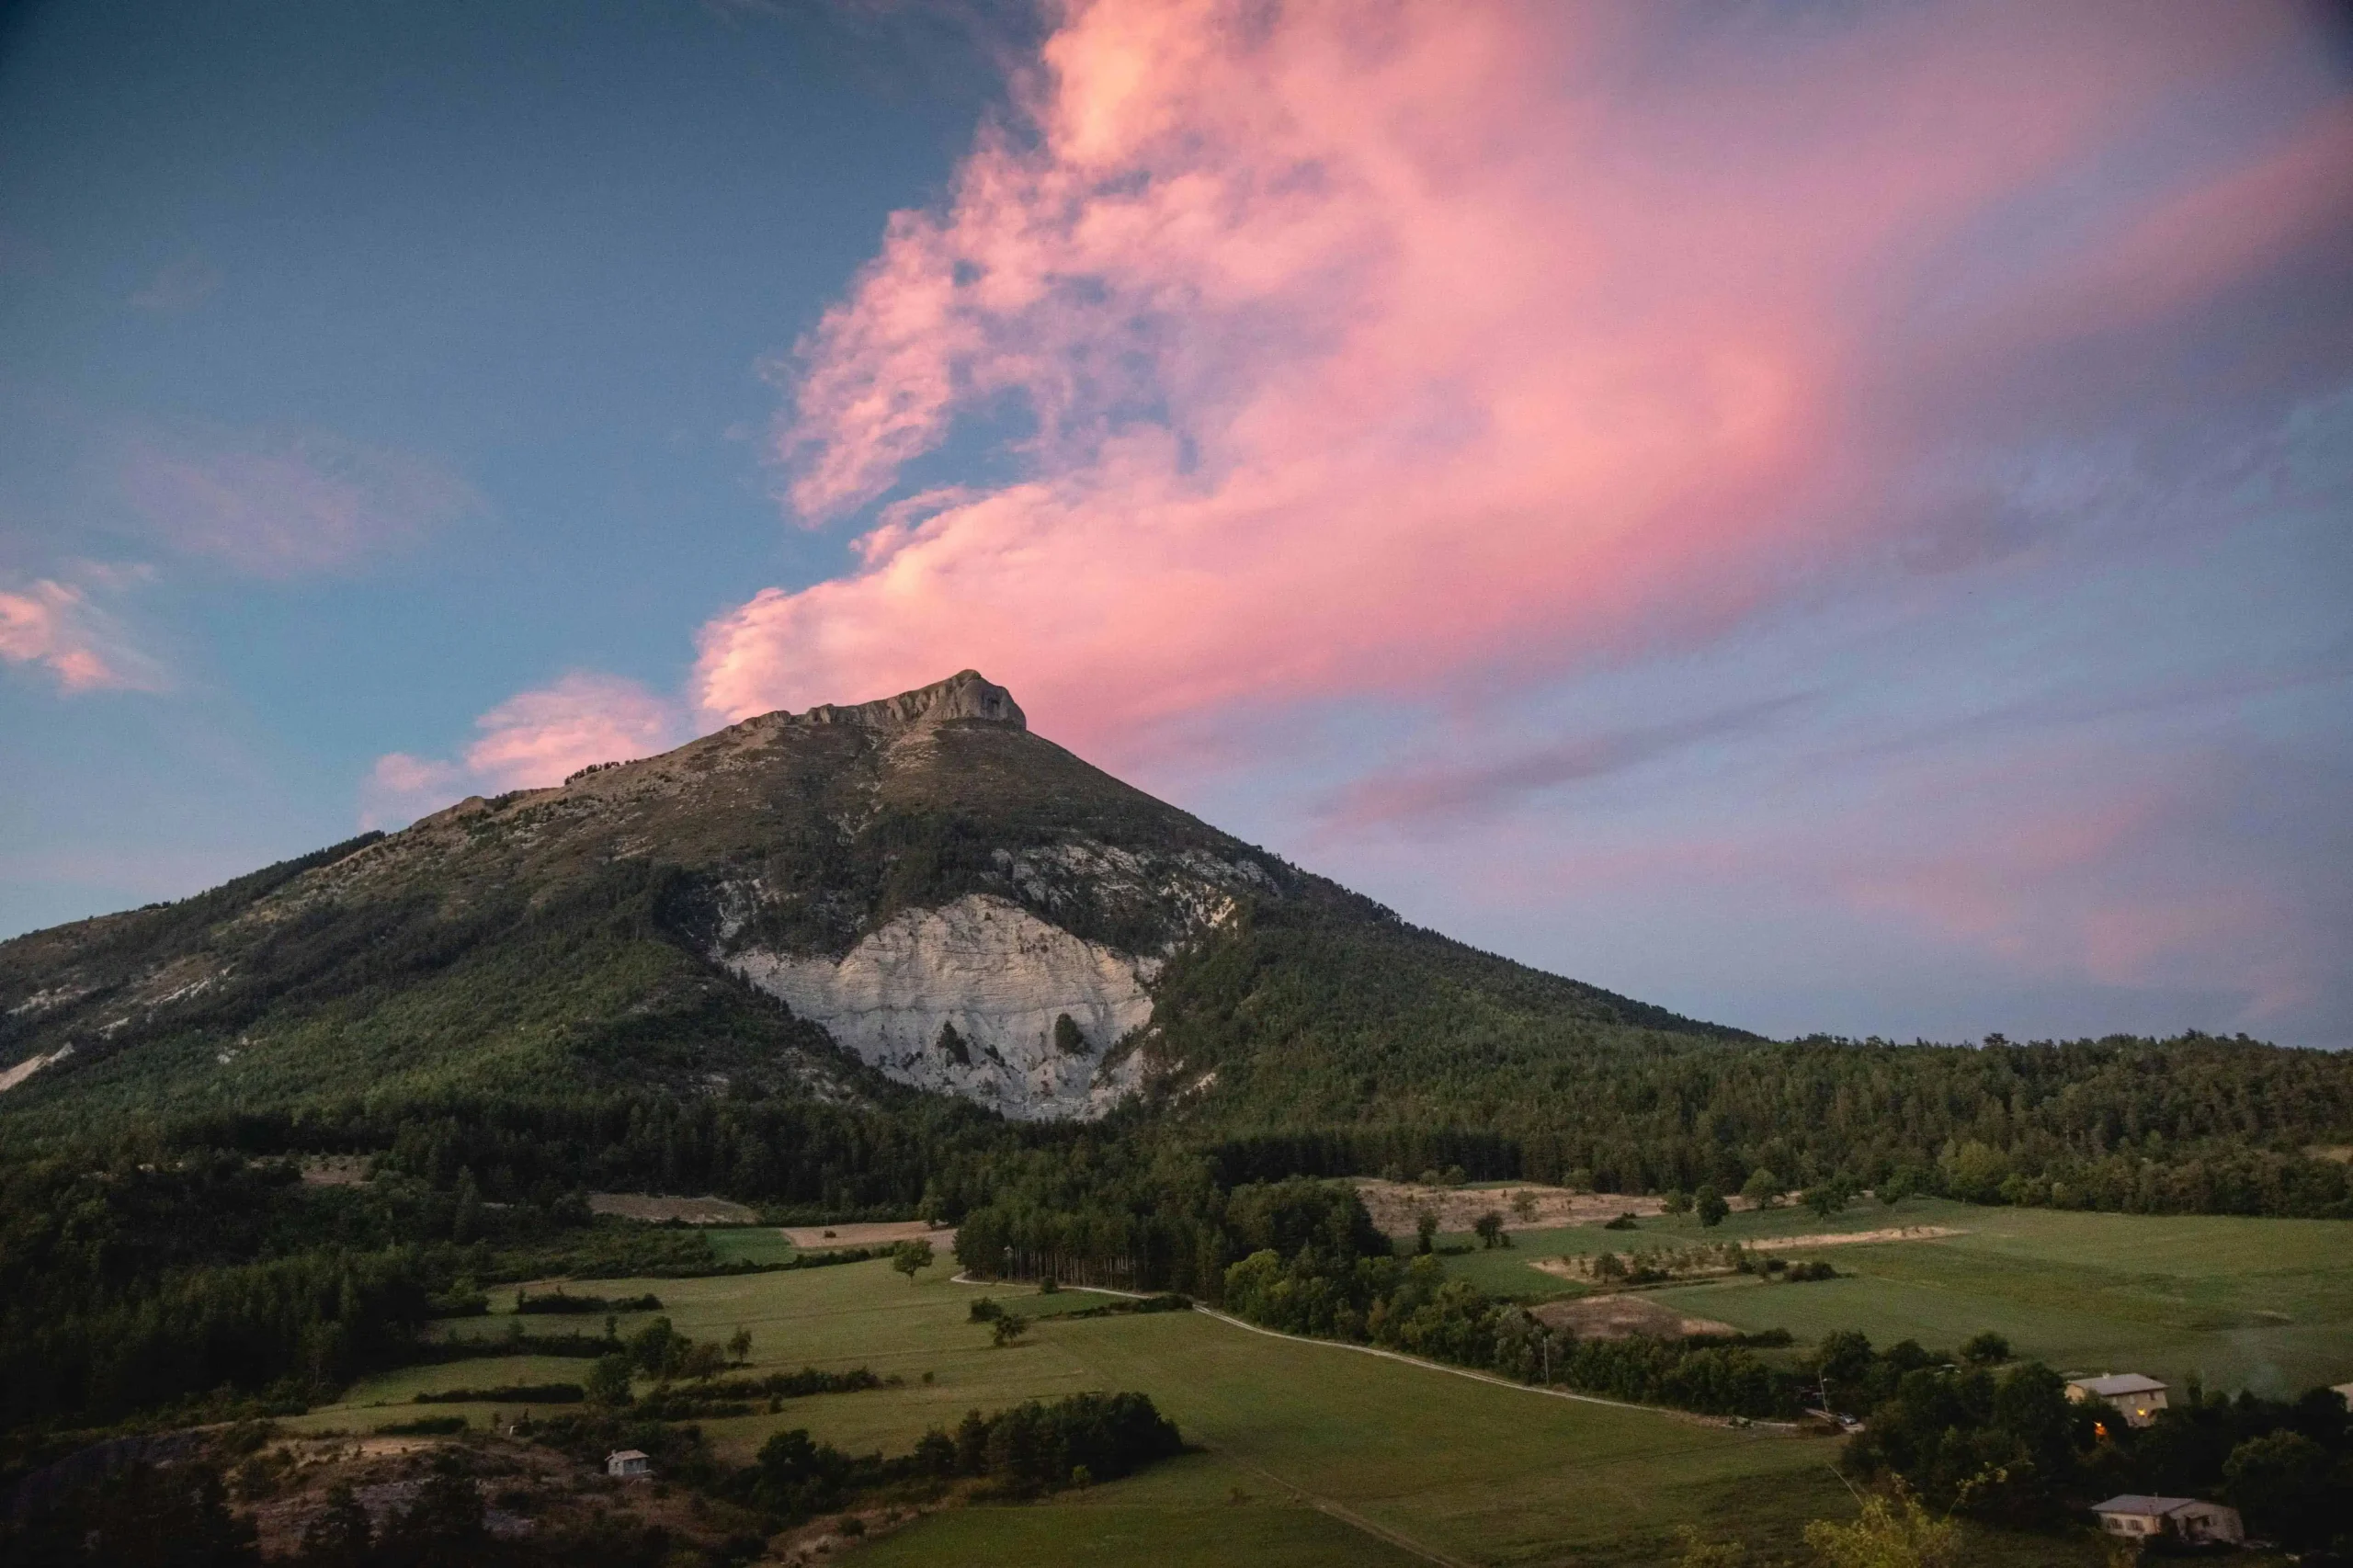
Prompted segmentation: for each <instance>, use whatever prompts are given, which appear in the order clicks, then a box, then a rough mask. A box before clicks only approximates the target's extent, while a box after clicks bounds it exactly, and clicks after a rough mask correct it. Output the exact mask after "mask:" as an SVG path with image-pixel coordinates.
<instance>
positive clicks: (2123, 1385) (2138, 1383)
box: [2069, 1372, 2165, 1399]
mask: <svg viewBox="0 0 2353 1568" xmlns="http://www.w3.org/2000/svg"><path fill="white" fill-rule="evenodd" d="M2069 1381H2070V1384H2071V1386H2073V1387H2075V1388H2079V1389H2081V1390H2083V1391H2084V1392H2086V1393H2096V1394H2097V1395H2099V1396H2100V1397H2101V1398H2102V1399H2109V1398H2111V1397H2113V1396H2115V1395H2117V1394H2120V1393H2163V1392H2165V1384H2163V1383H2161V1382H2159V1381H2157V1380H2156V1379H2154V1378H2147V1377H2143V1376H2142V1375H2141V1374H2140V1373H2138V1372H2110V1373H2109V1374H2108V1375H2107V1376H2106V1377H2103V1378H2074V1379H2071V1380H2069Z"/></svg>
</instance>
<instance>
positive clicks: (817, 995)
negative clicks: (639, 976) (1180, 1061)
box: [721, 893, 1159, 1120]
mask: <svg viewBox="0 0 2353 1568" xmlns="http://www.w3.org/2000/svg"><path fill="white" fill-rule="evenodd" d="M721 961H722V962H723V963H725V964H726V965H727V967H728V968H730V969H732V970H733V971H735V973H737V974H738V975H741V976H742V977H743V978H744V979H745V980H746V981H748V982H749V983H752V984H753V985H755V986H756V987H758V988H759V989H760V990H762V991H765V992H767V993H768V994H770V995H772V996H777V997H779V998H781V999H782V1000H783V1001H784V1003H785V1004H786V1005H787V1006H790V1008H791V1009H792V1011H793V1013H794V1014H795V1015H796V1016H798V1017H803V1018H806V1019H808V1020H809V1021H811V1022H812V1023H815V1024H819V1025H822V1026H823V1027H824V1029H825V1030H826V1032H827V1033H828V1034H830V1035H832V1036H833V1038H834V1040H835V1043H836V1044H838V1045H840V1046H842V1047H843V1048H844V1049H846V1050H847V1051H853V1052H855V1053H856V1054H857V1055H858V1056H859V1057H860V1058H861V1059H863V1060H864V1061H866V1062H870V1063H871V1064H872V1065H873V1066H875V1067H877V1068H879V1069H881V1072H882V1073H884V1074H887V1075H888V1076H890V1077H892V1078H895V1079H897V1080H898V1081H899V1082H901V1083H903V1084H911V1085H915V1086H916V1087H917V1088H923V1089H932V1090H937V1091H940V1092H943V1093H947V1094H953V1095H961V1096H964V1097H965V1098H967V1099H972V1100H976V1101H978V1102H980V1103H981V1104H983V1105H986V1106H989V1107H991V1108H995V1109H996V1110H999V1111H1001V1112H1003V1113H1004V1114H1005V1115H1006V1116H1009V1117H1014V1118H1017V1119H1023V1120H1044V1119H1063V1118H1076V1119H1093V1118H1095V1117H1099V1116H1101V1115H1103V1114H1104V1113H1105V1112H1107V1111H1108V1110H1109V1109H1110V1108H1111V1107H1112V1106H1113V1105H1115V1104H1116V1103H1118V1102H1119V1101H1120V1099H1121V1098H1123V1097H1125V1096H1127V1095H1128V1094H1130V1093H1131V1092H1132V1091H1133V1090H1134V1089H1135V1088H1136V1086H1137V1085H1138V1083H1139V1082H1140V1081H1141V1078H1142V1062H1140V1061H1139V1060H1138V1057H1137V1055H1136V1053H1135V1052H1133V1051H1128V1052H1123V1053H1119V1054H1120V1060H1118V1061H1117V1062H1114V1063H1111V1064H1109V1065H1106V1063H1105V1057H1106V1055H1107V1053H1110V1052H1111V1051H1112V1048H1113V1047H1114V1046H1116V1045H1118V1044H1119V1043H1120V1041H1121V1040H1124V1039H1125V1038H1126V1037H1127V1036H1129V1035H1130V1034H1131V1033H1133V1032H1134V1031H1136V1030H1138V1029H1141V1028H1143V1027H1144V1026H1145V1025H1146V1024H1148V1023H1149V1022H1150V1021H1151V1018H1152V996H1151V994H1150V993H1149V991H1148V990H1147V989H1146V987H1147V985H1148V983H1150V981H1151V980H1152V978H1153V975H1154V973H1155V972H1156V971H1157V970H1158V968H1159V960H1155V959H1151V958H1139V957H1136V956H1133V955H1131V954H1127V953H1122V952H1120V951H1118V950H1116V949H1112V948H1108V947H1106V946H1104V945H1103V944H1101V943H1099V942H1090V941H1087V940H1086V939H1085V938H1083V937H1077V936H1074V935H1073V934H1072V933H1070V932H1068V931H1065V930H1063V928H1062V927H1061V926H1054V925H1050V924H1049V923H1047V922H1046V921H1044V920H1041V919H1040V918H1039V917H1038V916H1036V915H1032V914H1031V913H1029V911H1028V910H1027V909H1024V908H1023V907H1022V906H1021V905H1019V904H1017V903H1014V902H1012V901H1011V900H1009V899H1004V898H997V897H994V896H992V895H989V894H986V893H972V894H968V895H966V896H965V897H963V898H960V899H958V900H956V901H955V902H954V903H949V904H946V905H943V906H941V907H940V908H938V909H923V910H910V911H909V912H907V913H906V914H904V915H900V916H898V917H897V918H896V919H894V920H892V921H891V922H890V923H888V924H887V925H885V926H882V927H881V929H879V930H877V931H874V932H873V933H871V934H870V935H869V936H868V937H866V938H865V939H864V940H862V941H860V942H859V943H858V945H857V946H856V947H855V948H852V949H850V950H849V952H847V954H845V955H844V956H843V957H842V958H841V959H839V960H834V959H829V958H825V957H823V956H803V955H798V954H791V953H781V952H772V951H767V950H764V949H758V948H747V949H741V950H739V951H736V952H733V953H731V954H729V955H727V956H725V957H724V958H723V959H722V960H721ZM1063 1016H1067V1017H1069V1018H1070V1020H1071V1021H1072V1023H1073V1024H1074V1025H1075V1026H1076V1027H1077V1030H1078V1034H1079V1037H1080V1039H1079V1041H1078V1044H1079V1045H1080V1046H1081V1049H1079V1050H1077V1051H1071V1050H1067V1049H1064V1046H1063V1044H1060V1043H1057V1041H1056V1039H1055V1035H1056V1028H1055V1020H1056V1019H1057V1018H1059V1017H1063ZM948 1030H952V1031H953V1032H952V1034H949V1033H946V1032H945V1031H948Z"/></svg>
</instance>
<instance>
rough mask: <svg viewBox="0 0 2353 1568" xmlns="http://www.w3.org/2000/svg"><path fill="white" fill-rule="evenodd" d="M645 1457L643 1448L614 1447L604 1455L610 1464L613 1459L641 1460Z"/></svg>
mask: <svg viewBox="0 0 2353 1568" xmlns="http://www.w3.org/2000/svg"><path fill="white" fill-rule="evenodd" d="M646 1457H647V1456H646V1454H645V1452H644V1450H642V1449H614V1450H613V1451H612V1452H611V1453H609V1454H607V1455H606V1456H605V1462H606V1463H607V1464H610V1463H612V1462H613V1461H614V1460H642V1459H644V1458H646Z"/></svg>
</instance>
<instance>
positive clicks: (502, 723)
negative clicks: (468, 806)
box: [466, 672, 682, 790]
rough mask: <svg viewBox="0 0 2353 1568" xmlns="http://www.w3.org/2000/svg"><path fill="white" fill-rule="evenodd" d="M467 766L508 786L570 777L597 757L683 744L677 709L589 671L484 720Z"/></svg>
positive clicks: (514, 700)
mask: <svg viewBox="0 0 2353 1568" xmlns="http://www.w3.org/2000/svg"><path fill="white" fill-rule="evenodd" d="M474 725H475V728H477V729H479V730H481V731H482V739H480V740H478V741H476V742H475V743H474V744H472V745H471V746H469V747H467V748H466V768H467V771H468V772H470V773H471V774H472V776H473V777H475V778H481V779H485V780H487V781H489V782H490V783H492V784H494V785H495V786H496V787H497V788H499V789H502V790H530V789H539V788H541V787H543V786H546V785H549V784H558V783H562V782H563V778H564V776H565V775H567V774H570V773H574V772H577V771H578V770H579V769H581V768H583V767H587V766H588V765H589V764H590V763H592V762H619V761H624V760H626V759H628V758H631V757H640V756H649V755H651V754H652V753H654V752H657V751H661V750H664V749H665V748H666V747H669V746H672V745H676V744H677V743H678V741H679V740H680V739H681V738H682V737H681V736H680V735H679V733H678V715H677V711H676V709H675V708H674V707H673V706H672V705H671V704H670V703H668V702H665V701H664V700H663V699H661V698H658V697H656V696H654V694H653V693H652V692H650V691H648V690H647V689H646V688H645V687H642V686H640V685H639V684H638V683H637V682H635V681H633V680H624V679H623V678H621V677H620V676H606V675H592V674H587V673H585V672H582V673H574V674H572V675H568V676H564V677H563V679H562V680H559V681H557V682H556V683H555V684H554V685H553V686H548V687H540V689H539V690H537V691H526V692H522V693H519V694H517V695H516V696H514V697H510V698H508V699H506V701H504V702H502V703H500V704H499V705H498V706H497V707H495V708H494V709H492V710H490V711H489V712H487V713H485V714H483V716H482V717H481V718H480V719H477V720H476V721H474Z"/></svg>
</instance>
